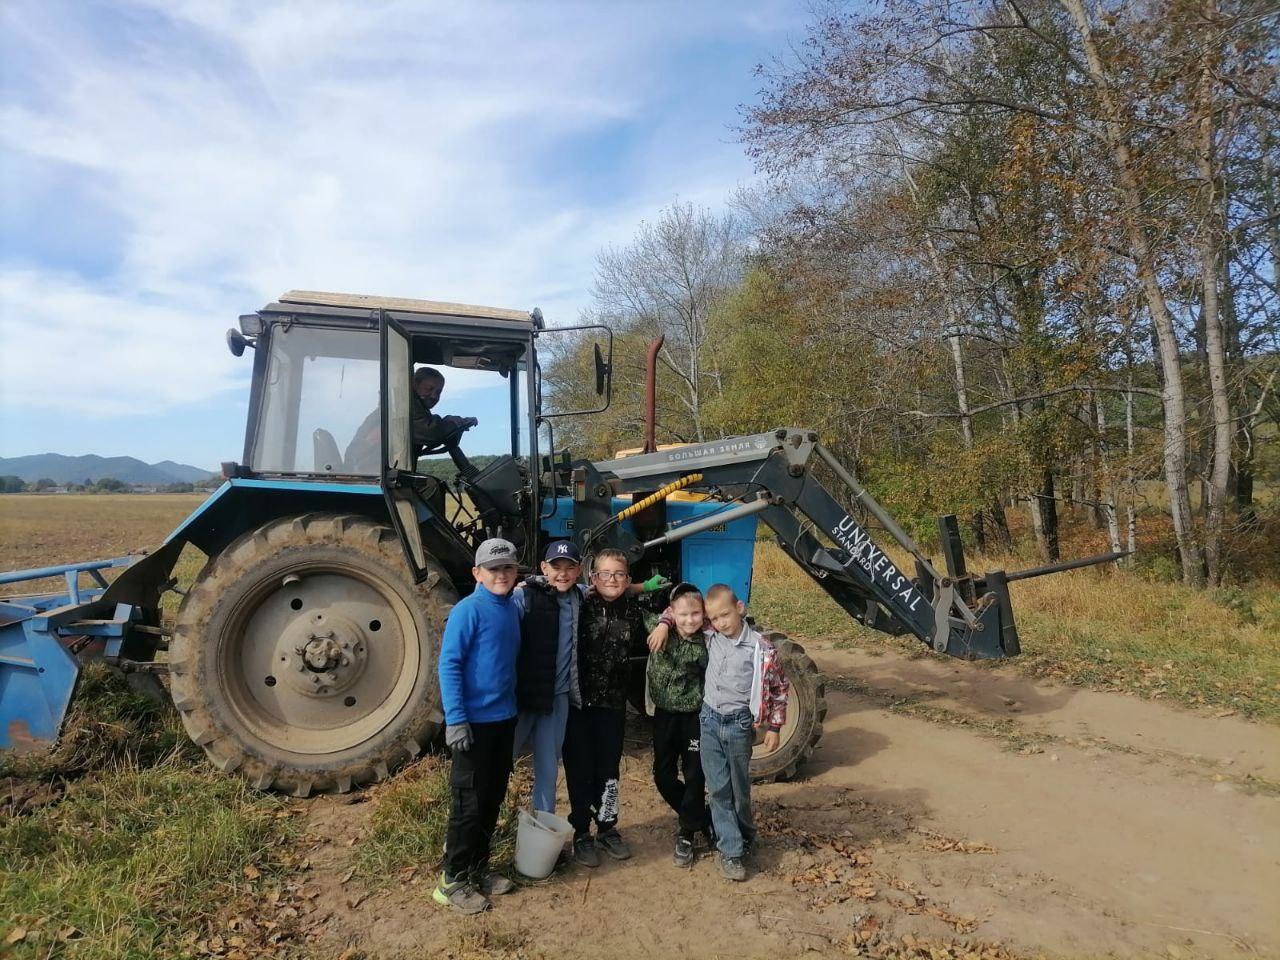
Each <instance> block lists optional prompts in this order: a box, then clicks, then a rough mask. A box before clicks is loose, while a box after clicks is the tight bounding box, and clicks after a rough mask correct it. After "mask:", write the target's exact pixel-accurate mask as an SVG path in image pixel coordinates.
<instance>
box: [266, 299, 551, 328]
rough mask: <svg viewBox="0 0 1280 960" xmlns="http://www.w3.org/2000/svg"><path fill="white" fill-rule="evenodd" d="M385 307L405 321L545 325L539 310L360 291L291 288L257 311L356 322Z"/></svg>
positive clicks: (512, 325) (503, 325)
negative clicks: (339, 291)
mask: <svg viewBox="0 0 1280 960" xmlns="http://www.w3.org/2000/svg"><path fill="white" fill-rule="evenodd" d="M381 311H386V313H387V314H389V315H390V316H392V317H393V318H394V319H396V320H399V321H401V322H403V323H408V324H413V323H415V322H416V323H422V322H426V323H448V324H456V323H461V324H463V325H466V326H482V327H483V326H488V327H500V328H503V329H506V330H511V329H513V328H514V329H517V330H520V329H523V330H526V331H533V330H536V329H541V327H542V311H540V310H536V309H535V310H532V311H529V310H508V309H505V308H503V307H481V306H476V305H474V304H469V303H448V302H445V301H439V300H413V299H409V298H407V297H374V296H369V295H367V294H360V293H324V292H321V291H317V290H290V291H289V292H288V293H285V294H283V295H282V296H281V297H280V298H279V299H278V300H276V301H273V302H272V303H269V304H267V305H266V306H265V307H263V308H262V309H261V310H259V311H258V314H259V315H260V316H263V317H264V318H265V317H267V316H270V315H274V316H285V317H295V318H301V317H303V316H307V317H314V318H317V319H318V318H322V317H325V318H332V319H335V320H339V321H341V320H354V321H356V322H357V323H359V322H361V321H367V320H369V319H370V318H374V319H376V317H377V314H378V313H379V312H381Z"/></svg>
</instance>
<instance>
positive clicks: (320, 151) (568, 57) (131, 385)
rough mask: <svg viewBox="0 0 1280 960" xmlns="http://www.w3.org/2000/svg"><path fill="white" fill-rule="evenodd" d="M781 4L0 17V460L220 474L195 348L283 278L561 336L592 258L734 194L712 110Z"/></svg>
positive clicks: (202, 8) (157, 8)
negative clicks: (668, 218)
mask: <svg viewBox="0 0 1280 960" xmlns="http://www.w3.org/2000/svg"><path fill="white" fill-rule="evenodd" d="M806 9H807V8H806V7H805V6H804V5H803V4H800V3H788V2H781V0H778V2H774V0H737V2H724V3H720V2H716V3H688V2H685V3H665V2H641V3H616V2H609V3H604V2H602V3H537V2H517V3H508V4H497V3H495V4H483V3H463V4H459V3H438V4H437V3H426V2H397V0H387V2H377V0H374V2H363V3H354V2H345V3H325V2H307V3H301V2H298V3H269V2H245V3H241V2H218V3H215V2H196V0H155V2H125V0H112V2H110V3H98V2H92V0H89V2H85V0H77V2H59V0H52V2H51V0H8V2H6V3H5V4H3V5H2V6H0V87H2V90H0V190H2V191H3V206H2V207H0V210H2V212H0V218H2V220H0V227H2V230H0V456H20V455H24V454H32V453H45V452H57V453H65V454H72V455H74V454H84V453H97V454H101V455H104V456H119V455H130V456H136V457H139V458H141V459H143V460H147V461H155V460H160V459H174V460H178V461H181V462H186V463H192V464H195V465H197V466H202V467H210V468H213V467H215V466H216V465H217V463H218V462H219V461H221V460H226V459H238V458H239V456H240V453H241V450H242V447H243V431H244V414H245V400H246V396H247V378H248V372H249V364H248V362H247V358H245V359H242V360H236V359H234V358H233V357H231V355H230V354H229V353H228V351H227V349H226V347H225V344H224V340H223V334H224V331H225V330H226V328H227V327H228V326H231V325H233V324H234V322H235V319H236V317H237V316H238V315H239V314H241V313H245V312H249V311H252V310H254V309H256V308H258V307H260V306H262V305H263V304H265V303H267V302H268V301H270V300H272V299H274V298H275V297H276V296H277V295H279V294H280V293H282V292H283V291H285V290H289V289H317V290H343V291H347V292H358V293H376V294H386V295H393V296H418V297H427V298H431V299H442V300H458V301H463V302H471V303H484V304H492V305H497V306H510V307H517V308H522V309H524V308H532V307H534V306H540V307H541V308H542V310H543V312H544V313H545V314H546V316H547V317H548V319H549V320H551V321H552V322H553V323H556V322H559V323H570V322H574V321H576V319H577V318H578V315H579V313H580V311H581V310H582V309H583V308H584V307H585V306H586V305H587V304H588V302H589V291H590V287H591V281H592V277H593V272H594V262H595V257H596V254H597V253H598V251H599V250H601V249H602V248H603V247H605V246H606V245H608V244H624V243H626V242H627V241H628V240H629V238H630V237H631V236H632V235H633V233H634V231H635V229H636V227H637V225H638V224H639V223H640V222H641V221H642V220H644V219H646V218H652V217H653V216H654V215H656V214H657V212H658V211H659V210H660V209H661V208H662V207H663V206H665V205H667V204H670V203H671V202H672V201H674V200H677V199H679V200H682V201H692V202H694V203H698V204H703V205H706V206H710V207H720V206H722V205H723V204H724V203H725V202H726V201H727V200H728V199H729V197H730V195H731V194H732V192H733V191H734V190H735V188H737V187H738V186H741V185H744V184H747V183H749V182H750V181H751V180H752V176H753V173H752V169H751V165H750V163H749V161H748V160H747V159H746V157H745V155H744V153H743V150H742V148H741V146H740V145H739V144H738V143H737V142H736V141H735V137H734V133H733V129H732V128H733V126H734V125H735V123H736V122H737V119H738V107H739V106H740V105H741V104H743V103H747V102H750V101H752V100H753V98H754V97H755V95H756V90H757V87H758V81H757V79H756V78H755V77H754V76H753V75H752V68H753V66H754V65H755V64H756V63H759V62H761V61H763V60H767V59H769V58H770V57H772V56H774V55H777V54H780V53H783V52H785V51H786V49H787V44H788V43H789V42H792V41H795V40H796V39H798V38H799V37H800V36H802V35H803V32H804V27H805V25H806V22H807V12H806ZM468 389H469V385H468V384H467V383H466V382H465V380H464V379H457V378H453V379H451V381H450V392H449V394H448V395H447V396H446V399H445V401H443V402H442V403H441V406H440V408H439V409H440V410H441V411H442V412H446V413H447V412H466V411H467V408H469V407H472V406H475V405H477V404H480V403H482V401H484V399H485V398H483V397H481V396H479V395H478V394H477V393H476V388H474V387H470V392H471V394H472V396H471V397H468V396H467V393H468ZM493 419H494V418H490V420H493ZM500 426H501V425H500V424H498V423H496V422H493V423H491V422H489V421H486V422H485V423H483V425H482V429H481V430H480V431H478V433H477V435H474V436H473V438H472V442H471V443H469V444H468V446H469V448H471V447H474V448H475V452H482V451H481V448H485V447H489V446H496V445H497V444H498V443H499V442H500V441H499V440H498V438H500V437H502V436H504V432H503V431H504V429H505V428H503V429H499V427H500Z"/></svg>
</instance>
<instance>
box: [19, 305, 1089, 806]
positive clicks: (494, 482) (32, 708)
mask: <svg viewBox="0 0 1280 960" xmlns="http://www.w3.org/2000/svg"><path fill="white" fill-rule="evenodd" d="M567 333H573V334H574V335H576V336H587V337H595V338H596V343H595V344H594V362H595V370H594V376H595V389H596V394H597V395H598V397H599V405H598V407H597V409H595V410H586V411H567V410H547V409H544V407H543V398H542V391H541V380H540V371H539V367H538V362H537V351H538V348H539V345H540V343H544V342H545V341H547V340H548V339H550V338H552V337H557V336H564V335H566V334H567ZM227 339H228V344H229V346H230V348H231V350H232V352H233V353H234V354H236V355H237V356H241V355H243V354H244V353H245V351H246V348H249V349H251V350H252V357H253V381H252V391H251V394H250V400H249V414H248V424H247V428H246V431H245V445H244V454H243V457H242V460H241V462H239V463H227V464H224V465H223V473H224V476H225V477H226V482H225V483H224V484H223V485H222V486H221V487H220V488H219V489H218V490H217V491H216V492H214V493H213V494H212V495H211V496H210V497H209V498H208V499H207V500H206V501H205V502H204V503H203V504H201V506H200V507H199V508H198V509H197V510H196V511H195V512H194V513H192V514H191V516H189V517H188V518H187V519H186V520H185V521H183V523H182V524H181V525H180V526H179V527H178V528H177V529H176V530H174V531H173V533H172V534H170V536H169V537H168V539H167V540H166V541H165V542H164V544H163V545H161V546H160V547H159V548H158V549H156V550H154V551H153V552H151V553H149V554H148V555H146V556H145V557H143V558H141V559H136V558H129V559H128V560H116V561H102V562H99V563H97V564H93V563H90V564H76V565H71V566H69V567H61V568H52V569H45V570H38V571H23V572H21V573H17V574H5V575H0V584H4V583H15V582H18V581H21V580H24V579H32V578H34V577H35V576H47V575H49V574H50V573H60V574H64V575H65V576H66V577H67V589H66V591H64V592H60V593H55V594H46V595H40V596H10V597H7V598H4V599H2V600H0V749H7V750H33V749H39V748H41V747H44V746H47V745H48V744H50V743H52V742H53V741H54V740H55V739H56V737H57V734H58V729H59V727H60V725H61V723H62V719H63V716H64V714H65V711H66V709H67V706H68V704H69V703H70V700H71V697H72V695H73V692H74V686H75V681H76V676H77V674H78V670H79V662H80V661H81V660H82V659H84V658H87V657H90V656H94V657H99V658H102V659H105V660H106V661H107V662H108V663H109V664H111V665H113V666H115V667H117V668H119V669H121V670H123V671H125V672H126V673H128V674H130V675H132V676H133V677H134V678H135V680H140V681H143V682H151V683H152V685H153V687H154V688H155V689H156V690H166V689H167V692H168V695H169V696H171V697H172V699H173V703H174V706H175V707H176V708H177V709H178V711H179V712H180V714H181V716H182V721H183V723H184V725H185V727H186V730H187V732H188V734H189V735H190V736H191V738H192V740H194V741H195V742H196V743H197V744H199V745H200V746H201V747H202V748H203V749H204V751H205V752H206V754H207V755H208V757H209V759H210V760H211V761H212V762H213V763H214V764H215V765H216V766H217V767H218V768H220V769H221V770H223V771H224V772H226V773H228V774H235V775H238V776H241V777H244V778H246V779H247V780H248V781H250V782H251V783H252V784H253V785H255V786H256V787H259V788H262V789H278V790H285V791H288V792H290V793H293V794H295V795H298V796H306V795H308V794H310V793H311V792H313V791H338V792H342V791H347V790H350V789H352V788H353V787H355V786H357V785H359V784H362V783H366V782H369V781H372V780H377V779H383V778H386V777H387V776H389V775H390V774H391V773H392V771H394V770H395V769H396V768H397V767H398V766H400V765H401V764H403V763H405V762H406V761H408V760H410V759H412V758H413V757H415V756H417V755H418V754H419V753H420V752H421V751H422V749H423V748H424V747H425V746H426V745H427V744H428V743H429V742H430V741H431V740H432V739H433V738H434V737H435V736H436V735H437V734H438V732H439V731H440V729H441V725H442V723H443V717H442V714H441V710H440V697H439V690H438V687H437V682H436V654H437V651H438V649H439V644H440V638H441V634H442V630H443V625H444V621H445V618H446V617H447V616H448V614H449V610H450V609H451V607H452V605H453V604H454V603H455V602H456V600H457V599H458V597H459V595H461V594H464V593H466V592H468V591H469V590H470V589H471V587H472V582H473V581H472V578H471V572H470V568H471V558H472V556H473V554H474V550H475V547H476V546H477V544H478V543H479V542H480V541H482V540H484V539H486V538H488V537H491V536H502V537H505V538H506V539H508V540H510V541H512V542H513V543H514V544H515V545H516V546H517V547H518V549H519V550H520V553H521V566H522V568H525V569H534V568H536V561H537V558H538V557H539V556H540V555H541V551H542V549H543V548H544V546H545V544H546V542H547V541H548V540H550V539H556V538H563V537H572V538H574V539H575V540H576V541H577V542H578V544H579V546H580V547H581V548H582V551H583V554H584V556H586V557H587V558H588V562H589V558H590V556H591V555H592V554H594V553H595V552H597V551H599V550H600V549H603V548H605V547H611V548H618V549H622V550H623V551H625V552H626V553H627V555H628V556H629V557H630V558H631V561H632V565H633V572H634V574H635V575H636V576H637V577H644V576H649V575H650V574H653V573H661V574H664V575H665V576H667V577H668V578H670V579H671V580H672V581H679V580H691V581H694V582H697V583H699V584H702V585H704V586H705V585H707V584H709V583H711V582H717V581H719V582H726V583H728V584H730V585H731V586H732V587H733V588H734V589H735V590H736V591H737V592H738V595H739V596H740V597H742V598H744V599H746V598H748V597H749V595H750V590H751V571H752V557H753V551H754V547H755V541H756V533H757V525H758V523H759V522H760V521H763V522H765V523H766V524H767V525H768V526H770V527H771V528H772V529H773V530H774V532H775V533H776V534H777V536H778V541H779V543H780V545H781V546H782V547H783V549H784V550H785V551H786V552H787V553H788V554H789V555H790V556H791V557H792V558H793V559H794V560H795V562H796V563H797V564H798V565H799V566H800V567H801V568H802V569H803V570H805V571H806V572H807V573H809V574H810V575H811V576H812V577H813V578H814V579H815V581H816V582H817V583H818V584H819V585H820V586H822V588H823V589H824V590H826V591H827V593H829V594H830V595H831V596H832V597H833V598H834V599H835V600H836V602H838V603H839V604H840V605H841V606H842V607H843V608H844V609H845V610H847V611H848V612H849V614H850V615H851V616H853V617H854V618H855V619H857V620H858V621H859V622H861V623H863V624H865V625H866V626H868V627H871V628H873V629H877V630H882V631H886V632H889V633H897V634H905V633H911V634H914V635H915V636H916V637H918V638H919V639H920V640H921V641H922V642H924V643H926V644H928V645H929V646H930V647H931V648H932V649H934V650H935V651H937V652H939V653H946V654H950V655H952V656H957V657H962V658H970V659H971V658H978V657H981V658H989V657H1002V656H1009V655H1013V654H1016V653H1017V652H1018V636H1017V630H1016V627H1015V625H1014V621H1013V615H1012V610H1011V607H1010V602H1009V593H1008V589H1007V583H1008V581H1009V580H1012V579H1015V578H1016V577H1018V576H1023V575H1037V574H1039V573H1044V572H1050V570H1049V569H1043V570H1036V571H1025V572H1024V573H1023V574H1007V575H1006V574H1004V573H1003V572H994V573H988V574H985V575H982V576H971V575H969V574H968V573H966V571H965V570H964V558H963V554H962V552H961V550H960V545H959V538H958V536H957V535H956V534H955V526H954V518H943V547H944V553H945V555H946V560H947V565H948V568H949V569H948V573H947V574H946V575H943V574H941V573H939V572H938V571H937V570H936V569H934V567H933V565H932V563H931V562H930V560H929V559H928V558H927V557H925V556H924V554H923V553H922V552H921V550H920V548H919V546H918V545H917V544H916V543H915V542H914V541H913V540H912V539H911V538H910V537H909V536H908V535H907V534H906V533H905V532H904V531H902V530H901V529H900V528H899V527H898V525H897V524H896V523H894V522H893V519H892V518H891V517H889V516H888V515H887V514H886V513H885V512H884V511H883V509H881V508H880V506H879V504H877V503H876V502H875V501H874V499H872V498H871V496H870V495H869V494H868V493H867V492H866V491H865V490H864V489H862V487H861V486H860V485H859V484H858V482H857V480H856V478H855V477H854V476H853V475H852V474H851V473H850V472H849V471H848V470H846V469H845V468H844V467H843V466H842V465H841V464H840V462H839V461H838V460H837V459H836V458H835V457H834V456H833V455H832V454H831V453H830V451H828V450H827V449H826V448H825V447H823V446H822V445H821V444H820V443H819V442H818V438H817V436H816V435H815V434H813V433H812V432H810V431H808V430H804V429H795V428H781V429H778V430H775V431H769V432H767V433H762V434H756V435H753V436H746V437H733V438H727V439H722V440H716V441H712V442H708V443H697V444H689V445H684V446H679V447H674V448H668V449H663V450H656V449H653V448H652V445H650V446H648V447H646V450H645V451H644V452H641V453H638V454H635V455H632V456H626V457H620V458H617V459H614V460H610V461H603V462H591V461H586V460H575V459H573V458H572V457H571V456H570V455H569V454H568V453H567V452H566V451H563V450H558V449H556V447H555V441H554V423H555V420H556V418H557V417H561V416H567V415H570V414H577V415H583V414H590V413H599V412H601V411H603V410H604V409H605V407H607V406H608V403H609V395H610V392H611V380H612V358H613V346H612V337H611V334H610V333H609V331H608V329H607V328H604V327H558V328H547V327H545V325H544V323H543V320H542V315H541V313H540V312H539V311H537V310H534V311H532V312H531V313H529V312H522V311H512V310H501V309H493V308H486V307H474V306H466V305H462V304H454V303H436V302H430V301H422V300H404V299H389V298H378V297H366V296H354V295H346V294H326V293H311V292H292V293H289V294H286V295H285V296H282V297H281V298H280V299H279V300H278V301H276V302H273V303H270V304H268V305H267V306H266V307H264V308H263V309H261V310H259V311H257V312H256V313H251V314H248V315H245V316H242V317H241V318H240V323H239V328H238V329H232V330H230V331H228V334H227ZM602 344H603V345H604V346H603V347H602ZM418 365H429V366H430V367H432V368H434V369H435V370H437V371H440V372H441V373H442V374H444V375H446V376H447V378H448V379H449V381H450V382H458V388H459V390H461V389H462V388H464V387H470V386H488V387H489V388H490V389H487V390H485V391H483V393H480V394H475V395H477V396H483V397H485V398H487V399H486V404H487V406H488V408H487V409H485V410H483V411H473V412H476V413H478V414H479V415H480V416H481V417H483V418H485V419H486V420H487V421H488V422H489V423H492V422H493V420H494V419H495V418H499V419H501V420H502V421H504V422H505V423H507V424H508V425H509V439H510V447H509V452H505V453H503V454H502V455H501V456H497V457H492V458H489V459H488V461H487V462H486V463H484V465H483V466H482V467H477V465H476V464H474V463H472V462H471V460H469V459H468V457H467V455H466V454H465V453H464V452H463V449H462V448H463V435H464V432H465V430H466V428H467V427H468V426H470V425H471V423H472V421H470V420H462V419H460V418H452V419H449V420H446V421H440V420H436V419H434V418H432V417H430V416H427V415H426V411H425V410H424V409H423V408H422V407H421V406H420V404H421V401H420V400H419V399H418V395H417V393H416V391H415V388H414V379H413V378H414V372H415V368H416V367H417V366H418ZM494 387H499V388H500V390H495V389H493V388H494ZM451 389H452V388H451ZM495 396H501V397H503V398H504V399H503V400H502V402H501V403H495V402H494V401H493V399H492V398H493V397H495ZM428 422H434V428H433V430H425V431H424V429H423V425H424V423H428ZM507 432H508V431H506V430H504V436H505V435H506V434H507ZM544 437H545V440H546V443H545V446H540V445H541V444H542V443H543V440H544ZM433 454H447V455H448V456H449V458H451V461H452V464H453V467H454V477H453V479H442V478H441V477H440V476H438V475H437V474H438V472H439V471H438V470H435V469H434V467H436V466H438V465H439V463H440V462H441V461H440V459H439V458H438V457H436V458H434V459H433V458H432V455H433ZM477 459H478V458H477ZM819 469H820V470H821V471H823V472H824V473H825V474H826V475H827V476H828V477H829V478H830V479H832V480H834V481H835V482H838V483H839V484H842V485H843V486H844V487H845V488H846V490H847V492H848V495H847V497H846V499H847V500H848V501H849V502H851V503H852V502H854V501H857V502H858V503H859V504H860V508H859V510H858V513H859V515H860V516H864V515H867V514H870V515H871V516H874V517H876V518H877V519H878V520H879V521H880V523H881V525H882V526H883V527H884V528H885V529H886V530H888V531H889V533H890V534H891V535H892V536H893V537H894V538H895V539H896V540H898V542H899V544H900V545H901V546H902V547H903V548H904V550H905V551H906V552H907V553H908V554H910V555H911V557H912V561H913V567H914V569H912V570H910V571H908V570H904V569H899V567H897V566H895V564H894V563H893V562H892V561H891V560H890V559H889V558H888V557H887V556H886V555H885V554H884V553H883V551H881V550H880V549H879V548H878V547H877V546H876V544H875V543H874V542H873V541H872V540H871V538H870V536H869V534H868V533H867V531H866V530H865V529H864V527H863V526H862V524H861V522H860V521H859V520H858V519H856V518H855V516H854V514H853V513H851V512H849V510H848V509H847V508H846V507H845V506H844V505H842V504H841V503H840V502H839V501H837V500H836V499H835V498H834V497H832V496H831V495H830V494H829V493H828V492H827V489H826V487H825V486H824V485H823V483H822V482H821V481H820V480H819V479H818V477H817V476H816V475H815V474H816V471H817V470H819ZM678 491H680V493H678ZM691 494H692V495H693V496H690V495H691ZM189 546H190V547H194V548H196V549H197V550H198V551H200V553H202V554H203V555H204V557H205V562H204V566H203V569H201V571H200V573H199V575H198V576H197V577H196V579H195V581H194V583H193V584H191V586H190V588H189V589H188V590H187V591H186V592H185V596H183V598H182V601H181V605H180V607H179V609H178V611H177V615H176V618H175V619H174V620H173V621H172V622H169V621H166V620H163V619H162V618H161V615H160V609H161V597H162V596H163V595H164V594H165V593H166V592H168V591H177V590H179V586H178V584H177V583H176V580H175V577H174V573H173V571H174V567H175V564H176V562H177V560H178V557H179V554H180V553H181V552H182V551H183V550H184V549H185V548H187V547H189ZM1102 559H1110V558H1092V559H1091V560H1090V561H1083V562H1098V561H1099V560H1102ZM123 563H128V566H127V568H126V569H125V570H123V572H121V573H120V574H119V576H117V577H116V578H115V579H114V580H111V581H110V583H108V582H107V580H106V578H105V577H103V576H102V572H101V569H102V567H104V566H109V565H119V564H123ZM81 575H88V576H90V577H92V578H93V579H94V581H95V582H94V583H93V584H92V585H89V586H81V585H80V583H79V579H78V578H79V577H80V576H81ZM775 640H776V641H777V642H778V643H779V646H780V649H781V651H782V655H783V657H784V663H785V666H786V668H787V672H788V674H789V676H790V679H791V682H792V688H791V689H792V693H791V700H790V709H789V711H788V722H787V726H786V728H785V729H784V730H783V732H782V746H781V748H780V749H779V750H777V751H775V752H774V753H772V754H769V755H767V756H758V757H756V758H754V759H753V764H752V772H753V774H754V775H755V776H757V777H758V778H760V779H770V778H786V777H789V776H791V775H793V774H794V773H795V772H796V770H797V768H798V767H799V765H800V764H801V763H803V761H804V760H805V758H806V757H808V755H809V754H810V753H811V752H812V750H813V748H814V746H815V744H816V743H817V742H818V739H819V737H820V736H821V734H822V721H823V717H824V715H825V712H826V706H825V702H824V700H823V686H822V678H821V676H820V674H819V673H818V672H817V670H816V669H815V667H814V665H813V662H812V661H811V660H810V658H809V657H808V656H806V655H805V653H804V651H803V649H801V647H800V646H799V645H798V644H796V643H793V642H791V641H789V640H787V639H786V638H785V637H781V636H780V635H775ZM635 653H636V657H637V659H639V658H642V657H643V656H644V651H642V650H640V651H636V652H635ZM633 672H634V673H635V674H636V675H637V676H640V675H641V674H642V671H640V670H636V671H633ZM165 675H167V678H168V682H167V686H166V685H164V684H163V683H162V682H161V678H163V677H164V676H165Z"/></svg>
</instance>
